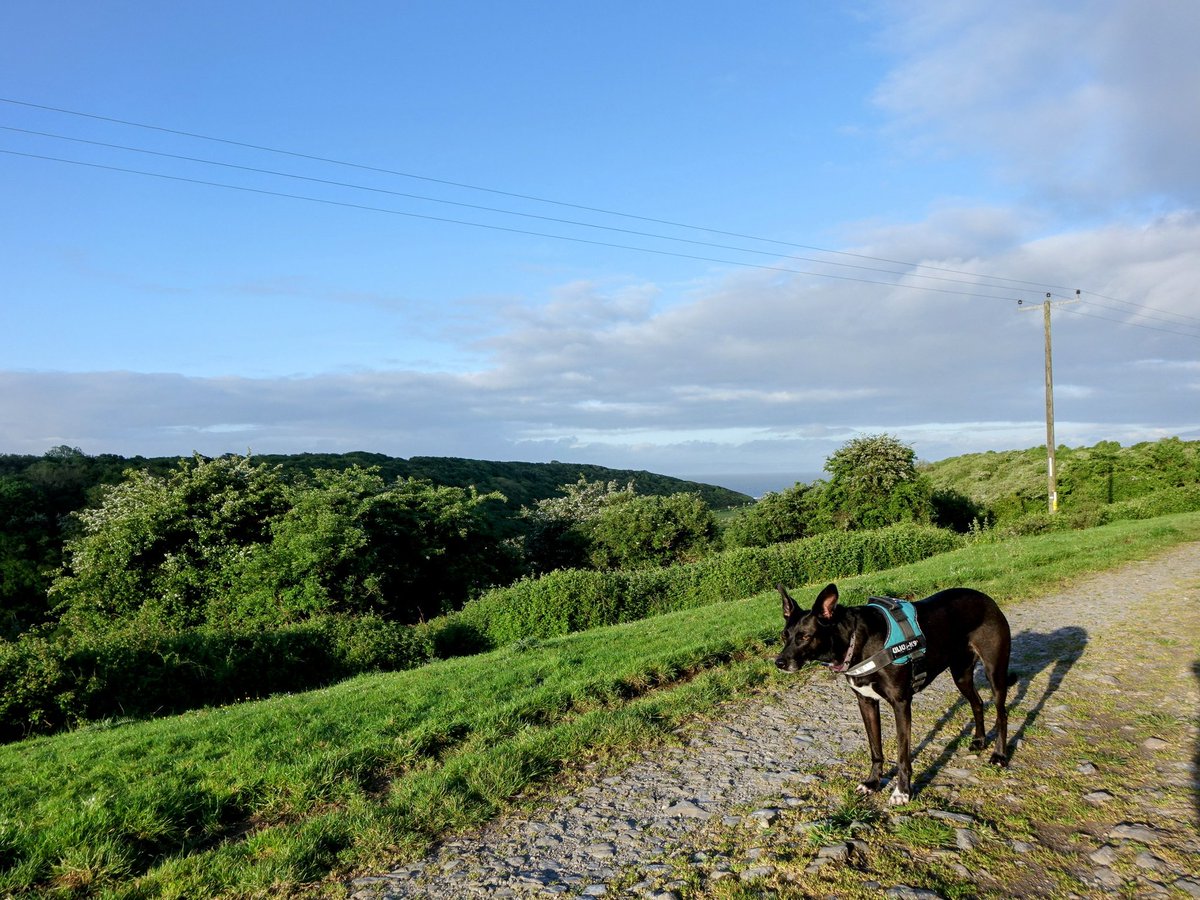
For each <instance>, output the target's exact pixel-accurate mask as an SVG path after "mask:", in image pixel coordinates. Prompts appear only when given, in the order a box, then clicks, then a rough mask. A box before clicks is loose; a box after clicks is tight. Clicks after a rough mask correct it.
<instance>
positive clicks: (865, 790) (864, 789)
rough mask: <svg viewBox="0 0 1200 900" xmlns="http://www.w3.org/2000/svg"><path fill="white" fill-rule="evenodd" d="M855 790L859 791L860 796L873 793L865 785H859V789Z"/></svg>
mask: <svg viewBox="0 0 1200 900" xmlns="http://www.w3.org/2000/svg"><path fill="white" fill-rule="evenodd" d="M854 790H855V791H857V792H858V793H860V794H869V793H871V789H870V788H869V787H867V786H866V785H865V784H860V785H859V786H858V787H856V788H855V789H854Z"/></svg>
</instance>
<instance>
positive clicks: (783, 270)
mask: <svg viewBox="0 0 1200 900" xmlns="http://www.w3.org/2000/svg"><path fill="white" fill-rule="evenodd" d="M0 153H5V154H8V155H10V156H21V157H25V158H28V159H40V160H44V161H47V162H56V163H64V164H68V165H74V166H84V167H87V168H92V169H102V170H104V171H109V172H121V173H124V174H128V175H138V176H143V177H147V178H159V179H163V180H166V181H178V182H183V183H186V184H197V185H204V186H206V187H217V188H224V189H226V190H232V191H241V192H243V193H249V194H260V195H263V196H268V197H283V198H287V199H289V200H302V201H305V202H308V203H321V204H324V205H326V206H337V207H342V208H346V209H357V210H364V211H368V212H378V213H386V214H388V215H395V216H405V217H407V218H413V219H423V220H425V221H429V222H444V223H447V224H452V225H467V226H470V227H472V228H484V229H488V230H491V231H502V232H507V233H509V234H522V235H528V236H531V237H541V238H551V239H553V240H561V241H571V242H573V243H578V244H589V245H591V246H596V247H609V248H613V249H617V250H632V251H635V252H639V253H653V254H656V255H659V256H669V257H674V258H677V259H691V260H697V261H700V262H709V263H717V264H719V265H729V266H740V267H742V268H748V269H761V270H763V271H768V272H780V273H784V274H788V275H808V276H813V277H816V278H832V279H836V280H839V281H853V282H858V283H860V284H873V285H882V286H884V287H903V288H907V289H910V290H916V291H931V292H934V293H942V294H954V295H957V296H961V297H975V298H978V299H982V300H1002V301H1005V302H1012V299H1013V297H1012V296H1011V295H1008V296H999V295H995V294H981V293H977V292H973V291H958V290H952V289H950V288H937V287H929V286H924V285H912V284H899V283H897V282H894V281H875V280H872V279H868V278H857V277H854V276H851V275H837V274H834V273H831V272H812V271H805V270H802V269H792V268H788V267H786V266H769V265H765V264H763V263H751V262H745V261H743V260H734V259H720V258H717V257H711V256H700V255H698V254H693V253H681V252H678V251H674V250H663V249H659V248H654V247H639V246H635V245H631V244H617V243H613V242H610V241H598V240H593V239H590V238H582V237H573V236H571V235H564V234H554V233H552V232H544V231H533V230H530V229H524V228H513V227H510V226H506V225H494V224H489V223H486V222H472V221H469V220H467V219H452V218H449V217H446V216H431V215H428V214H425V213H415V212H408V211H405V210H398V209H387V208H385V207H381V206H368V205H366V204H363V203H350V202H348V201H345V200H331V199H329V198H326V197H308V196H305V195H303V194H292V193H288V192H285V191H274V190H269V189H267V188H255V187H247V186H245V185H237V184H225V183H223V182H218V181H209V180H207V179H202V178H188V177H186V176H183V175H167V174H165V173H162V172H147V171H144V170H140V169H129V168H125V167H123V166H112V165H107V164H104V163H95V162H84V161H82V160H77V159H64V158H62V157H56V156H45V155H43V154H38V153H25V152H22V151H19V150H6V149H3V148H0Z"/></svg>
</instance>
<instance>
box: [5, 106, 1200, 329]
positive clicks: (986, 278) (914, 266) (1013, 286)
mask: <svg viewBox="0 0 1200 900" xmlns="http://www.w3.org/2000/svg"><path fill="white" fill-rule="evenodd" d="M0 102H4V103H8V104H12V105H16V106H23V107H28V108H31V109H40V110H45V111H48V112H54V113H60V114H64V115H71V116H77V117H81V118H87V119H92V120H96V121H102V122H109V123H113V124H118V125H122V126H126V127H132V128H140V129H146V130H150V131H156V132H160V133H164V134H171V135H176V136H181V137H187V138H193V139H197V140H204V141H209V142H213V143H219V144H224V145H228V146H233V147H240V148H244V149H250V150H255V151H260V152H266V153H273V154H278V155H283V156H289V157H293V158H296V159H304V160H309V161H314V162H321V163H326V164H330V165H337V166H344V167H349V168H353V169H358V170H362V171H369V172H375V173H379V174H386V175H392V176H397V177H402V178H409V179H416V180H420V181H425V182H429V183H433V184H441V185H445V186H451V187H456V188H461V189H466V190H472V191H481V192H485V193H489V194H494V195H497V196H504V197H510V198H514V199H521V200H526V201H532V202H536V203H544V204H551V205H555V206H559V207H564V208H570V209H576V210H581V211H586V212H591V213H596V214H600V215H607V216H616V217H621V218H626V219H630V220H635V221H642V222H649V223H655V224H659V225H665V226H669V227H673V228H683V229H688V230H692V231H697V232H704V233H708V234H713V235H722V236H726V237H734V238H738V239H740V240H748V241H754V242H759V243H763V244H773V245H776V246H780V247H793V248H799V249H805V250H811V251H815V252H819V253H823V254H829V255H834V256H841V257H849V258H854V259H861V260H865V261H869V262H876V263H884V264H887V265H894V266H901V267H904V269H906V271H903V272H897V271H894V270H891V269H881V268H878V267H875V266H867V265H861V264H854V263H844V262H836V261H833V260H828V259H816V258H812V257H804V256H796V255H784V256H783V257H782V258H783V259H786V260H794V261H797V262H807V263H813V264H816V265H820V266H833V267H838V268H845V269H855V270H859V271H865V272H875V273H879V274H884V275H890V276H895V277H896V278H897V279H912V278H920V279H925V280H932V281H940V282H945V283H950V284H963V285H971V284H978V285H979V286H980V287H982V288H990V289H993V290H1019V288H1018V287H1017V286H1018V285H1020V286H1025V287H1038V288H1043V289H1044V288H1046V287H1049V288H1052V289H1055V290H1068V288H1065V287H1063V286H1061V285H1048V284H1045V283H1042V282H1036V281H1031V280H1027V279H1017V278H1009V277H1006V276H999V275H985V274H980V273H977V272H969V271H965V270H961V269H953V268H949V267H942V266H931V265H928V264H923V263H913V262H907V261H903V260H892V259H887V258H885V257H877V256H870V255H867V254H860V253H853V252H849V251H843V250H831V249H828V248H822V247H816V246H812V245H808V244H800V243H795V242H791V241H782V240H777V239H774V238H764V237H756V236H754V235H748V234H742V233H739V232H733V231H725V230H721V229H716V228H709V227H705V226H699V225H692V224H688V223H683V222H675V221H672V220H669V219H660V218H654V217H651V216H642V215H637V214H633V213H625V212H620V211H616V210H610V209H605V208H601V207H595V206H587V205H584V204H577V203H571V202H567V201H562V200H554V199H550V198H546V197H540V196H536V195H532V194H524V193H518V192H514V191H506V190H500V189H497V188H490V187H484V186H480V185H474V184H468V183H465V182H459V181H452V180H448V179H440V178H434V177H430V176H426V175H418V174H415V173H411V172H404V171H399V170H394V169H387V168H382V167H378V166H372V165H365V164H362V163H355V162H349V161H346V160H340V159H334V158H330V157H322V156H317V155H314V154H308V153H301V152H297V151H293V150H286V149H282V148H277V147H270V146H265V145H260V144H253V143H249V142H245V141H238V140H232V139H228V138H220V137H214V136H211V135H205V134H200V133H197V132H191V131H184V130H180V129H174V128H167V127H163V126H159V125H152V124H147V123H143V122H135V121H131V120H127V119H120V118H114V117H110V116H102V115H97V114H93V113H85V112H79V111H76V110H69V109H64V108H61V107H55V106H48V105H43V104H37V103H31V102H28V101H23V100H16V99H12V98H5V97H0ZM0 128H2V129H4V130H7V131H11V132H16V133H23V134H28V135H35V136H40V137H48V138H52V139H56V140H64V141H72V142H75V143H81V144H89V145H93V146H100V147H105V148H109V149H115V150H121V151H125V152H134V153H142V154H147V155H153V156H158V157H161V158H168V159H175V160H180V161H186V162H194V163H199V164H202V165H211V166H220V167H224V168H228V169H235V170H241V171H245V172H251V173H255V174H262V175H269V176H273V177H280V178H289V179H294V180H301V181H306V182H310V183H315V184H324V185H327V186H333V187H341V188H348V189H352V190H362V191H369V192H373V193H379V194H385V195H389V196H395V197H403V198H406V199H413V200H419V201H422V202H430V203H441V204H445V205H450V206H455V207H458V208H464V209H473V210H476V211H482V212H488V213H495V214H500V215H510V216H517V217H522V218H527V219H534V220H538V221H544V222H552V223H555V224H560V225H570V226H573V227H581V228H591V229H597V230H603V231H609V232H614V233H618V234H624V235H630V236H635V237H643V238H649V239H653V240H664V241H674V242H677V243H684V244H689V245H692V246H698V247H707V248H712V249H719V250H729V251H733V252H736V253H747V254H757V255H764V256H772V257H776V258H778V257H779V256H780V254H779V253H778V252H772V251H768V250H763V249H759V248H752V247H739V246H732V245H728V244H721V243H716V242H712V241H702V240H697V239H693V238H685V237H679V236H673V235H664V234H655V233H653V232H646V231H639V230H636V229H631V228H621V227H617V226H613V225H603V224H599V223H594V222H583V221H578V220H574V219H565V218H560V217H554V216H546V215H539V214H536V213H529V212H522V211H518V210H509V209H503V208H498V207H490V206H484V205H481V204H473V203H465V202H462V201H455V200H449V199H446V198H440V197H431V196H425V195H421V194H413V193H408V192H402V191H395V190H389V189H386V188H379V187H372V186H367V185H361V184H354V183H350V182H343V181H337V180H333V179H325V178H316V177H313V176H306V175H298V174H295V173H288V172H279V171H275V170H271V169H263V168H258V167H253V166H246V165H238V164H234V163H227V162H222V161H218V160H210V159H204V158H201V157H194V156H187V155H182V154H174V153H166V152H163V151H157V150H150V149H147V148H142V147H131V146H126V145H121V144H111V143H106V142H102V141H95V140H89V139H84V138H78V137H72V136H69V135H61V134H54V133H51V132H43V131H33V130H30V129H23V128H17V127H13V126H0ZM2 152H5V153H7V154H9V155H14V156H25V157H29V158H34V159H42V160H46V161H50V162H59V163H64V164H71V165H79V166H88V167H92V168H98V169H107V170H109V171H117V172H124V173H127V174H133V175H140V176H144V177H156V178H163V179H168V180H174V181H183V182H190V183H194V184H202V185H207V186H211V187H218V188H224V189H227V190H240V191H245V192H249V193H258V194H264V195H272V196H278V197H286V198H290V199H296V200H303V201H307V202H316V203H324V204H327V205H334V206H342V207H347V208H355V209H362V210H369V211H374V212H382V213H388V214H393V215H403V216H408V217H411V218H420V219H425V220H428V221H438V222H446V223H452V224H457V225H466V226H470V227H477V228H487V229H491V230H496V231H504V232H509V233H514V234H526V235H530V236H536V237H545V238H551V239H556V240H566V241H572V242H575V243H584V244H591V245H594V246H604V247H611V248H615V249H624V250H632V251H636V252H644V253H654V254H657V255H663V256H672V257H676V258H683V259H693V260H698V261H704V262H712V263H717V264H722V265H734V266H741V267H746V268H757V269H763V270H766V271H776V272H783V273H789V274H798V275H807V276H814V277H825V278H835V279H839V280H845V281H857V282H860V283H863V284H874V285H883V286H892V287H909V288H911V289H913V290H927V291H933V292H937V293H947V294H957V295H960V296H966V297H977V298H981V299H996V300H1011V299H1012V298H1011V297H999V296H995V295H989V294H981V293H976V292H969V291H956V290H950V289H945V288H933V287H929V286H923V285H916V284H911V283H907V284H902V283H900V282H892V281H877V280H873V279H868V278H856V277H852V276H849V275H836V274H832V273H827V272H813V271H804V270H797V269H792V268H788V267H784V266H772V265H764V264H757V263H749V262H744V261H737V260H727V259H717V258H713V257H707V256H700V255H696V254H690V253H680V252H673V251H669V250H662V249H654V248H649V247H641V246H630V245H625V244H617V243H612V242H607V241H599V240H589V239H586V238H580V237H571V236H567V235H562V234H552V233H545V232H539V231H531V230H526V229H520V228H511V227H505V226H500V225H490V224H486V223H481V222H472V221H467V220H462V219H453V218H448V217H440V216H432V215H423V214H420V213H412V212H403V211H400V210H393V209H385V208H381V207H373V206H367V205H365V204H356V203H349V202H344V201H334V200H328V199H322V198H317V197H307V196H303V195H299V194H290V193H287V192H282V191H272V190H266V189H260V188H249V187H242V186H238V185H230V184H224V183H221V182H214V181H207V180H203V179H195V178H185V177H183V176H174V175H165V174H161V173H155V172H146V171H142V170H137V169H129V168H123V167H118V166H108V165H103V164H100V163H90V162H83V161H80V160H70V159H63V158H59V157H52V156H45V155H39V154H33V153H22V152H19V151H13V150H4V151H2ZM918 269H924V270H928V271H931V272H942V273H945V275H962V276H967V277H968V278H970V279H973V280H971V281H965V280H962V279H957V278H949V277H945V275H927V274H923V273H921V272H918V271H915V270H918ZM981 282H1006V284H1000V283H995V284H988V283H981ZM1082 293H1086V294H1087V295H1089V296H1091V297H1096V298H1099V299H1102V300H1107V301H1110V302H1111V303H1117V304H1121V305H1123V306H1127V307H1130V308H1131V310H1132V311H1131V313H1130V314H1131V315H1133V316H1137V317H1140V318H1145V319H1150V320H1154V321H1160V322H1164V323H1166V324H1171V325H1177V326H1182V327H1184V328H1192V327H1195V326H1192V325H1191V324H1190V322H1196V323H1200V317H1196V316H1188V315H1185V314H1181V313H1175V312H1172V311H1170V310H1162V309H1156V308H1154V307H1150V306H1146V305H1144V304H1137V303H1133V302H1130V301H1126V300H1120V299H1117V298H1114V297H1107V296H1105V295H1103V294H1098V293H1095V292H1092V291H1084V292H1082ZM1089 302H1091V303H1092V304H1093V305H1096V306H1100V307H1101V308H1108V309H1116V307H1112V306H1107V305H1106V304H1104V303H1099V302H1097V301H1089ZM1118 311H1119V310H1118ZM1071 312H1073V313H1074V314H1076V315H1085V316H1088V317H1090V318H1096V319H1100V320H1102V321H1109V322H1114V323H1117V324H1127V325H1133V326H1136V327H1141V328H1149V329H1151V330H1155V331H1161V332H1165V333H1169V334H1177V335H1181V336H1184V337H1196V335H1192V334H1190V333H1187V332H1178V331H1174V330H1171V329H1168V328H1162V327H1156V326H1153V325H1147V324H1145V323H1143V322H1134V321H1125V320H1119V319H1112V318H1108V317H1105V316H1098V315H1095V314H1090V313H1083V312H1081V311H1077V310H1071ZM1154 313H1161V314H1162V315H1154ZM1163 316H1171V317H1174V318H1173V319H1168V318H1163ZM1174 319H1179V320H1184V321H1175V320H1174Z"/></svg>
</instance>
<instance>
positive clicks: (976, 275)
mask: <svg viewBox="0 0 1200 900" xmlns="http://www.w3.org/2000/svg"><path fill="white" fill-rule="evenodd" d="M0 103H9V104H12V105H15V106H24V107H29V108H31V109H41V110H45V111H47V112H55V113H61V114H63V115H70V116H78V117H81V118H86V119H93V120H96V121H100V122H110V123H113V124H117V125H123V126H127V127H130V128H141V129H145V130H149V131H157V132H160V133H162V134H171V135H176V136H179V137H188V138H194V139H196V140H202V141H211V142H213V143H218V144H225V145H227V146H232V147H241V148H243V149H247V150H256V151H260V152H263V153H275V154H279V155H282V156H290V157H294V158H296V159H305V160H309V161H311V162H321V163H327V164H330V165H336V166H346V167H348V168H353V169H359V170H362V171H366V172H376V173H379V174H384V175H394V176H397V177H400V178H411V179H416V180H419V181H426V182H429V183H432V184H441V185H445V186H447V187H455V188H461V189H464V190H471V191H481V192H484V193H489V194H495V195H497V196H502V197H511V198H514V199H519V200H528V201H532V202H535V203H546V204H551V205H554V206H561V207H565V208H569V209H577V210H581V211H584V212H592V213H598V214H600V215H606V216H618V217H620V218H626V219H634V220H637V221H641V222H649V223H652V224H656V225H667V226H670V227H672V228H685V229H688V230H692V231H702V232H707V233H709V234H716V235H721V236H723V237H733V238H738V239H741V240H750V241H758V242H761V243H768V244H775V245H777V246H782V247H792V248H795V249H799V250H811V251H815V252H818V253H829V254H833V255H837V256H847V257H853V258H856V259H864V260H868V261H870V262H880V263H886V264H888V265H898V266H904V267H905V268H909V269H929V270H931V271H935V272H944V273H946V274H950V275H966V276H970V277H972V278H981V279H986V280H990V281H1005V282H1009V283H1011V284H1014V285H1025V286H1028V287H1037V288H1039V289H1045V288H1050V289H1052V290H1072V289H1071V288H1068V287H1064V286H1063V285H1052V284H1043V283H1042V282H1036V281H1027V280H1024V279H1019V278H1008V277H1005V276H1001V275H984V274H980V273H978V272H968V271H965V270H961V269H952V268H948V267H944V266H930V265H926V264H923V263H913V262H906V261H904V260H895V259H887V258H885V257H878V256H870V255H867V254H863V253H853V252H850V251H846V250H831V249H829V248H825V247H816V246H813V245H810V244H801V243H796V242H793V241H783V240H778V239H776V238H764V237H756V236H754V235H749V234H742V233H739V232H736V231H724V230H721V229H718V228H709V227H706V226H703V225H692V224H688V223H686V222H675V221H672V220H670V219H659V218H654V217H652V216H643V215H637V214H635V213H627V212H620V211H618V210H612V209H605V208H602V207H597V206H587V205H584V204H580V203H571V202H568V201H564V200H554V199H551V198H547V197H539V196H536V195H534V194H523V193H519V192H515V191H506V190H501V189H498V188H491V187H484V186H482V185H475V184H468V183H466V182H461V181H452V180H448V179H443V178H434V177H431V176H428V175H418V174H415V173H413V172H404V171H400V170H397V169H387V168H383V167H380V166H372V165H366V164H364V163H356V162H349V161H347V160H341V159H334V158H331V157H325V156H317V155H314V154H309V153H301V152H298V151H295V150H286V149H282V148H278V147H269V146H265V145H262V144H252V143H249V142H246V141H238V140H232V139H230V138H221V137H214V136H212V135H206V134H200V133H198V132H194V131H184V130H180V129H176V128H167V127H164V126H161V125H151V124H148V123H145V122H134V121H131V120H128V119H119V118H114V117H111V116H102V115H97V114H95V113H85V112H79V111H77V110H71V109H64V108H62V107H57V106H47V105H43V104H40V103H31V102H28V101H25V100H16V99H13V98H9V97H0Z"/></svg>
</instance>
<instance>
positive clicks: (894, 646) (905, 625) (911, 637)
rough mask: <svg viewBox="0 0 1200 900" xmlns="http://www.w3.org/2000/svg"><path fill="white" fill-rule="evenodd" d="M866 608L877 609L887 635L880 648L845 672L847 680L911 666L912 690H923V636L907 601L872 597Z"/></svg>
mask: <svg viewBox="0 0 1200 900" xmlns="http://www.w3.org/2000/svg"><path fill="white" fill-rule="evenodd" d="M867 606H868V608H872V609H877V610H879V612H880V613H881V614H882V615H883V617H884V618H885V619H886V620H887V623H888V635H887V640H886V641H884V644H883V649H882V650H880V651H879V652H878V653H876V654H875V655H874V656H872V657H870V658H868V659H864V660H863V661H862V662H860V663H859V664H858V665H856V666H854V667H853V668H850V669H847V670H846V671H845V673H844V674H845V676H846V677H847V678H861V677H862V676H863V675H870V674H871V673H873V672H878V671H879V670H880V669H883V668H886V667H887V666H905V665H909V664H910V663H911V664H912V685H913V691H919V690H921V689H922V688H923V687H925V674H926V673H925V635H924V633H923V632H922V631H921V626H920V625H919V624H918V623H917V611H916V609H915V608H913V605H912V604H911V603H909V602H908V601H907V600H896V599H895V598H893V597H872V598H871V599H870V600H869V601H868V602H867Z"/></svg>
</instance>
